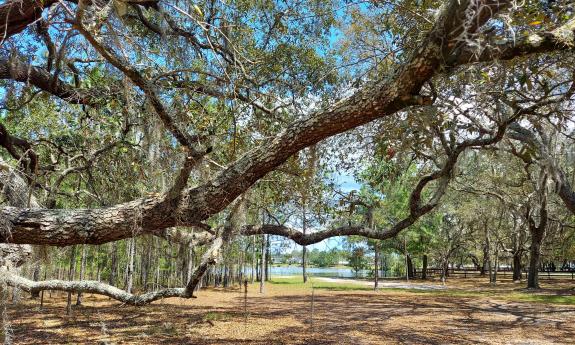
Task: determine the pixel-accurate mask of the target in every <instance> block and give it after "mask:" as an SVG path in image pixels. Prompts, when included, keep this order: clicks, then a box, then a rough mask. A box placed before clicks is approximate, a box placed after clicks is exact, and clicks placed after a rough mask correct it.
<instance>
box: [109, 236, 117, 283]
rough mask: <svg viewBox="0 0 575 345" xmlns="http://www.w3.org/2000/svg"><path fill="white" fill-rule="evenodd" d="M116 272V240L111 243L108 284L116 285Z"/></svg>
mask: <svg viewBox="0 0 575 345" xmlns="http://www.w3.org/2000/svg"><path fill="white" fill-rule="evenodd" d="M117 274H118V242H113V243H112V260H111V264H110V276H109V277H108V280H109V284H110V285H112V286H116V276H117Z"/></svg>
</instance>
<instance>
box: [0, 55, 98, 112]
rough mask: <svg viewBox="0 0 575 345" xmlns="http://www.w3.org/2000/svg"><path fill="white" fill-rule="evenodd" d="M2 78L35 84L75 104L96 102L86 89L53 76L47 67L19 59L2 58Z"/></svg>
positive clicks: (0, 64) (0, 68)
mask: <svg viewBox="0 0 575 345" xmlns="http://www.w3.org/2000/svg"><path fill="white" fill-rule="evenodd" d="M0 79H11V80H14V81H18V82H22V83H28V84H30V85H34V86H35V87H37V88H39V89H40V90H43V91H46V92H48V93H50V94H52V95H54V96H56V97H59V98H61V99H63V100H65V101H66V102H68V103H73V104H86V105H92V104H94V99H93V97H92V96H91V95H89V94H88V93H87V92H86V90H82V89H79V88H75V87H74V86H72V85H69V84H66V83H65V82H63V81H61V80H60V79H57V78H53V77H52V75H51V74H50V73H49V72H48V71H47V70H45V69H43V68H40V67H36V66H32V65H29V64H27V63H25V62H23V61H21V60H19V59H16V58H12V59H10V60H8V59H0Z"/></svg>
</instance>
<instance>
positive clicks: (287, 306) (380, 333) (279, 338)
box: [8, 280, 575, 345]
mask: <svg viewBox="0 0 575 345" xmlns="http://www.w3.org/2000/svg"><path fill="white" fill-rule="evenodd" d="M386 283H392V282H386ZM396 283H397V284H406V282H396ZM413 283H414V284H421V283H419V282H413ZM428 284H429V283H428ZM429 285H435V284H429ZM574 285H575V284H574V283H573V282H570V281H569V282H564V283H560V284H556V283H554V285H553V286H545V287H547V290H545V291H547V292H548V293H549V294H571V293H572V292H571V291H572V290H571V288H572V287H573V286H574ZM448 287H449V288H450V290H448V291H438V292H441V293H440V294H438V293H436V292H435V291H432V292H427V291H425V292H421V293H414V292H410V291H401V290H380V291H375V292H371V291H327V290H317V289H316V290H314V292H313V303H312V293H311V289H309V288H306V287H301V286H298V287H289V286H286V285H274V284H269V285H267V287H266V293H265V294H264V295H260V294H259V293H258V286H257V285H254V286H250V288H249V292H248V296H247V313H246V312H245V311H244V297H243V294H242V293H241V292H240V290H239V289H235V290H234V289H227V290H222V289H217V290H216V289H210V290H202V291H201V292H199V294H198V298H197V299H192V300H183V299H177V298H170V299H166V300H163V301H160V302H156V303H154V304H152V305H149V306H145V307H131V306H126V305H121V304H118V303H117V302H114V301H111V300H108V299H107V298H101V297H96V296H86V298H85V303H84V305H83V306H80V307H76V308H75V310H74V311H73V315H72V316H69V317H67V316H65V297H64V295H61V296H52V298H48V297H47V298H46V302H45V306H44V308H43V309H42V310H40V309H39V304H38V301H32V300H26V301H24V302H23V303H21V304H20V305H17V306H9V308H8V319H9V320H10V323H11V327H12V333H13V340H14V343H15V344H261V345H263V344H354V345H361V344H573V343H574V341H575V340H574V339H575V306H568V305H564V306H561V305H552V304H544V303H535V302H530V303H527V302H511V301H508V300H506V299H504V298H501V294H502V293H503V292H504V291H509V290H519V289H520V287H518V286H516V285H513V284H512V283H510V282H508V283H503V284H500V285H498V286H497V287H495V288H493V287H489V286H488V284H484V283H478V282H477V281H473V280H465V281H460V282H458V283H457V284H453V283H449V284H448ZM455 290H457V291H467V290H482V291H483V293H482V295H481V296H479V297H478V296H474V297H453V296H449V295H446V294H447V293H450V291H455Z"/></svg>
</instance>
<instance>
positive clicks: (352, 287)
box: [269, 277, 373, 291]
mask: <svg viewBox="0 0 575 345" xmlns="http://www.w3.org/2000/svg"><path fill="white" fill-rule="evenodd" d="M269 283H271V284H274V285H282V288H284V287H285V288H287V289H311V288H312V287H313V288H314V289H320V290H329V291H369V290H373V288H372V287H370V286H367V285H364V284H362V283H361V282H358V283H348V282H345V283H339V282H326V281H321V280H318V279H317V278H314V277H310V278H309V279H308V280H307V283H304V282H303V279H302V278H301V277H285V278H273V280H270V281H269Z"/></svg>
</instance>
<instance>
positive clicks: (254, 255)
mask: <svg viewBox="0 0 575 345" xmlns="http://www.w3.org/2000/svg"><path fill="white" fill-rule="evenodd" d="M256 266H257V265H256V237H255V236H252V270H251V278H250V280H251V283H252V284H253V283H254V281H255V280H254V279H255V276H256V270H257V267H256Z"/></svg>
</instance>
